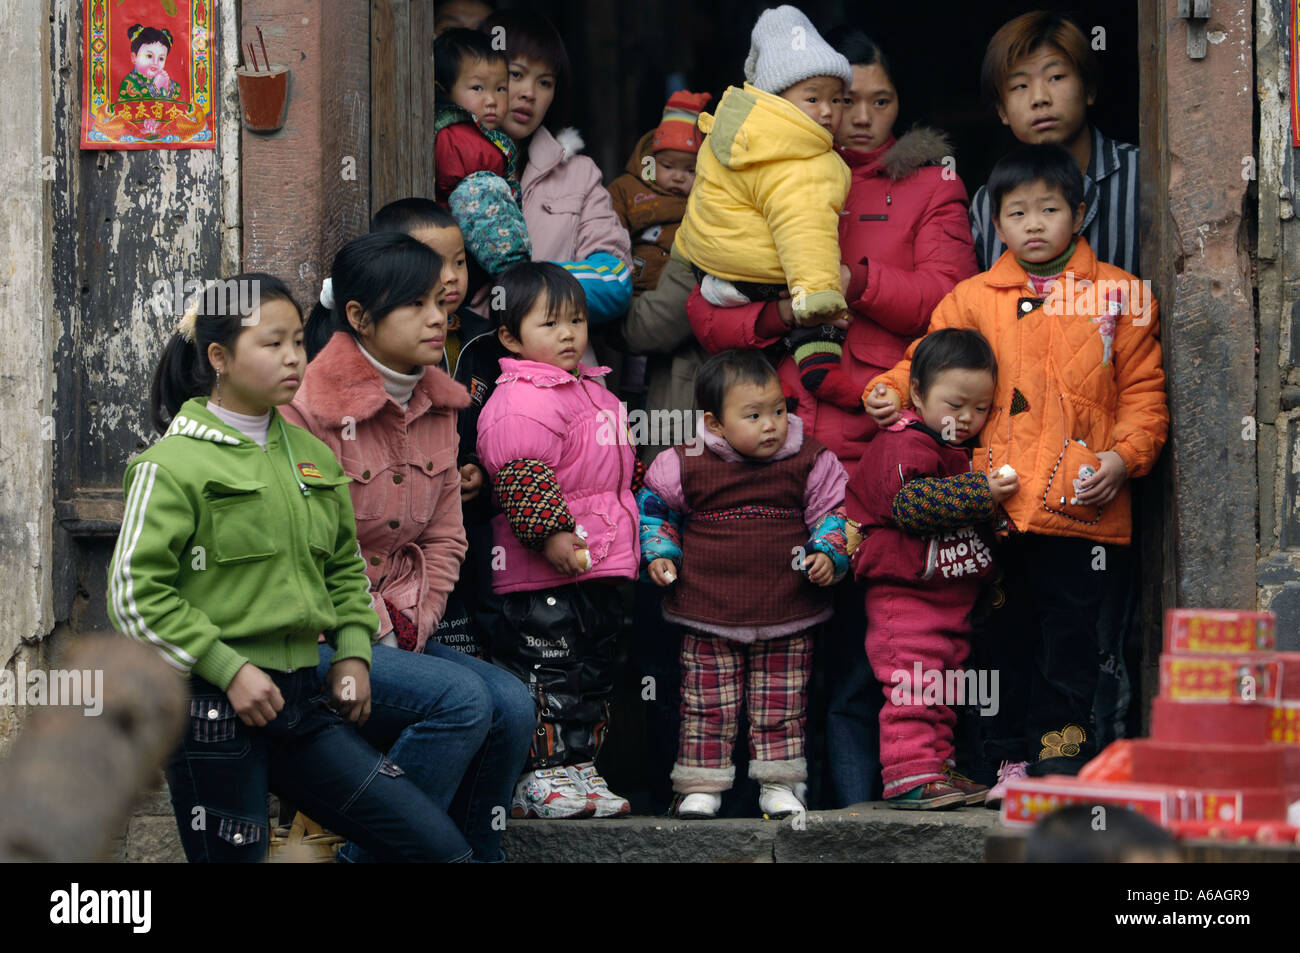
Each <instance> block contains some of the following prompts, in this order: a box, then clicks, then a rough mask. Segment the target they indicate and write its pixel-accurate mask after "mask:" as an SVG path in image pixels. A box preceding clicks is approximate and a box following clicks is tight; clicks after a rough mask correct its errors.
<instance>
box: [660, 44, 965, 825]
mask: <svg viewBox="0 0 1300 953" xmlns="http://www.w3.org/2000/svg"><path fill="white" fill-rule="evenodd" d="M824 35H825V37H826V40H827V42H829V43H830V44H831V45H832V46H834V47H835V49H837V50H838V51H839V52H841V53H843V54H844V55H845V56H846V57H847V58H848V61H849V63H850V64H852V66H853V87H852V89H851V90H850V99H849V106H848V108H847V109H846V110H845V112H844V118H843V120H842V122H841V123H840V126H839V129H838V130H837V132H836V134H835V147H836V150H837V151H838V152H839V154H840V156H841V157H843V159H844V161H845V162H847V163H848V165H849V169H850V170H851V172H852V174H853V184H852V186H851V188H850V190H849V197H848V201H847V203H846V206H845V214H844V215H842V216H841V218H840V261H841V263H842V265H841V268H840V272H841V278H842V280H843V283H844V289H845V295H844V297H845V299H846V300H847V301H848V302H849V308H850V310H851V311H852V312H853V316H854V318H853V321H852V323H851V324H850V325H849V329H848V334H847V336H846V338H845V341H844V346H843V356H842V358H841V359H840V361H839V364H838V366H834V367H832V368H831V369H830V371H829V372H828V373H825V374H824V375H823V374H819V373H818V370H824V369H825V366H824V365H823V366H822V367H821V368H814V367H810V366H809V363H808V362H805V366H804V372H803V373H802V374H801V373H800V367H799V365H798V364H797V363H796V362H795V360H794V357H793V355H791V354H790V353H788V352H787V353H785V354H784V355H783V356H782V357H781V360H780V364H779V365H778V367H777V373H778V375H779V376H780V378H781V385H782V387H783V388H784V390H785V392H786V394H787V395H790V396H792V397H795V398H797V399H798V402H799V405H798V410H797V413H798V414H799V416H800V417H801V418H802V419H803V421H804V426H805V429H807V430H808V431H809V432H810V433H811V434H812V435H813V436H815V437H816V438H817V439H818V440H819V441H821V442H822V443H824V444H825V445H826V446H828V447H830V448H831V449H832V450H833V451H835V454H836V456H838V457H839V458H840V462H841V463H843V464H844V465H845V467H847V468H848V469H850V470H852V468H853V464H854V463H855V462H856V461H857V460H858V458H859V457H861V456H862V452H863V448H864V446H865V445H866V441H867V438H868V437H869V436H870V435H871V434H872V433H874V431H875V424H874V423H873V422H872V421H871V419H870V417H868V416H867V414H866V413H865V412H864V410H863V406H862V391H863V390H864V389H865V387H866V386H867V383H868V382H869V381H870V380H871V378H872V377H874V376H875V375H876V374H878V373H880V372H881V371H882V370H885V369H888V368H891V367H893V366H894V364H895V363H896V362H897V361H898V360H899V359H901V357H902V355H903V352H904V351H905V350H906V349H907V346H908V345H909V344H910V343H911V342H912V341H913V340H914V339H916V338H918V337H920V336H921V335H922V334H924V333H925V329H926V326H927V325H928V324H929V321H930V312H931V311H933V310H934V308H935V306H936V305H938V303H939V301H940V300H941V299H942V298H943V296H944V295H946V294H947V293H948V292H949V291H951V290H952V288H953V286H954V285H956V284H957V282H959V281H961V280H962V279H964V278H969V277H970V276H971V275H973V274H975V273H976V271H977V270H978V269H977V267H976V264H975V246H974V243H973V241H972V239H971V232H970V223H969V219H968V217H967V206H968V204H969V200H968V197H967V194H966V187H965V186H964V185H963V184H962V181H961V179H959V178H958V177H957V175H956V173H955V172H954V171H953V169H954V162H953V159H952V150H951V148H950V147H949V146H948V142H947V139H946V138H945V137H944V136H943V135H942V134H941V133H938V132H936V131H934V130H930V129H923V128H918V129H913V130H912V131H911V132H909V133H907V134H905V135H903V136H901V137H899V138H898V139H895V138H894V133H893V127H894V122H895V120H896V119H897V118H898V93H897V91H896V90H895V89H894V85H893V82H892V80H891V79H890V74H889V63H888V61H887V60H886V59H885V57H884V55H883V54H882V53H881V52H880V50H879V49H877V47H876V46H875V44H874V43H872V42H871V40H870V39H868V38H867V37H866V36H865V35H864V34H863V33H862V32H861V31H859V30H856V29H852V28H839V29H836V30H832V31H830V32H829V33H826V34H824ZM686 309H687V313H688V314H689V315H690V319H691V327H692V328H693V329H694V331H695V335H696V337H698V338H699V340H700V343H701V344H702V345H703V346H704V349H705V350H706V351H709V352H712V353H716V352H718V351H723V350H726V349H727V348H733V347H742V348H743V347H757V348H767V347H769V346H771V345H778V344H780V343H781V341H782V339H783V338H784V337H785V336H786V335H787V334H788V333H789V330H790V328H791V326H792V325H793V317H792V314H791V311H790V307H789V301H780V302H769V303H767V304H751V305H745V306H743V307H739V308H718V307H714V306H713V305H710V304H709V303H708V302H707V301H705V300H704V298H703V297H701V296H700V293H699V289H698V288H696V290H695V291H694V292H692V293H691V296H690V299H689V300H688V301H687V305H686ZM808 385H812V386H811V389H810V387H809V386H808ZM835 601H836V614H835V618H834V619H833V620H832V621H831V623H830V624H829V628H828V631H827V633H826V636H825V638H824V639H823V640H822V642H821V643H820V645H819V652H818V654H819V656H820V657H821V658H820V660H819V663H818V667H821V666H822V665H825V666H826V668H825V671H826V673H827V677H828V684H829V692H830V698H829V701H828V705H829V707H828V710H827V711H826V719H827V720H826V746H827V752H826V757H827V761H828V767H829V773H828V776H827V778H826V780H827V782H828V784H829V787H830V790H829V791H828V792H827V794H826V795H824V796H823V798H822V800H823V801H827V802H831V803H830V806H832V807H847V806H848V805H850V804H855V803H858V802H861V801H866V800H872V799H875V798H878V797H879V795H880V787H881V782H880V761H879V752H878V736H877V731H878V728H877V722H876V719H877V712H878V711H879V707H880V701H879V700H880V699H881V698H882V697H883V696H882V695H881V693H880V691H879V689H878V688H877V687H876V685H875V679H874V678H873V676H872V675H871V670H870V668H869V667H868V666H867V660H866V656H865V654H864V653H863V651H862V633H863V631H864V629H865V623H864V621H863V618H862V593H861V592H860V591H859V589H858V588H856V585H855V583H853V582H852V581H845V582H844V583H841V584H840V585H838V586H837V587H836V600H835ZM823 704H827V703H826V702H824V703H823ZM811 776H812V775H810V777H811Z"/></svg>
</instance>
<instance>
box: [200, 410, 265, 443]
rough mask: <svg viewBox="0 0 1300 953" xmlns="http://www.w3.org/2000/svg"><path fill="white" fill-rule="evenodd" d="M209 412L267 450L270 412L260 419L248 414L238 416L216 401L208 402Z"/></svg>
mask: <svg viewBox="0 0 1300 953" xmlns="http://www.w3.org/2000/svg"><path fill="white" fill-rule="evenodd" d="M208 410H210V411H212V416H213V417H216V418H217V419H218V420H220V421H222V422H223V423H226V424H229V425H230V426H232V427H234V428H235V429H236V430H238V431H239V432H240V433H242V434H243V435H244V436H245V437H247V438H248V439H249V440H252V441H253V442H254V443H256V444H257V445H258V446H259V447H261V448H262V449H263V450H265V449H266V431H267V428H268V427H270V426H271V412H270V411H269V410H268V411H267V412H266V413H264V414H262V415H261V416H259V417H250V416H249V415H248V414H237V413H235V412H234V411H233V410H227V409H226V408H224V407H222V406H221V405H220V404H218V403H217V402H216V401H215V400H210V401H208Z"/></svg>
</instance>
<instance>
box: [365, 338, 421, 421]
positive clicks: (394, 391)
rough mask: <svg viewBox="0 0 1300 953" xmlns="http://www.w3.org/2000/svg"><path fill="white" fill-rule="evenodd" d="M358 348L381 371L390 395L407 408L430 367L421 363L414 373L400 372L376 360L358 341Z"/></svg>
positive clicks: (381, 376) (380, 375) (380, 374)
mask: <svg viewBox="0 0 1300 953" xmlns="http://www.w3.org/2000/svg"><path fill="white" fill-rule="evenodd" d="M357 348H358V349H359V350H360V351H361V353H362V354H364V355H365V358H366V360H367V361H369V362H370V364H371V366H372V367H374V369H375V370H377V371H378V372H379V377H380V379H382V380H383V382H384V390H385V391H387V392H388V396H389V397H391V398H393V400H395V401H397V403H398V404H400V405H401V407H402V410H405V409H406V406H407V404H409V403H410V402H411V395H412V394H413V393H415V385H416V384H418V383H420V378H421V377H423V376H424V372H425V371H426V370H428V368H426V367H424V366H423V365H420V369H419V370H418V371H416V373H414V374H399V373H397V371H395V370H393V369H392V368H391V367H386V366H384V365H383V364H380V363H379V362H378V361H376V360H375V359H374V357H373V356H372V355H371V354H370V352H369V351H367V350H366V349H365V348H364V347H362V345H361V344H360V342H358V343H357Z"/></svg>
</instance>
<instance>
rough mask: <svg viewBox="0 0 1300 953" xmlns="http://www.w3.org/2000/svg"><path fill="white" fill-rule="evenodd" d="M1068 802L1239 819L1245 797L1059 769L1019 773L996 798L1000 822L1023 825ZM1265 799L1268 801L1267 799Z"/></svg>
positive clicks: (1157, 816)
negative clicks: (1086, 777)
mask: <svg viewBox="0 0 1300 953" xmlns="http://www.w3.org/2000/svg"><path fill="white" fill-rule="evenodd" d="M1071 804H1104V805H1110V806H1113V807H1120V808H1126V809H1128V810H1131V811H1136V812H1137V813H1138V814H1141V815H1143V816H1144V817H1146V818H1149V819H1150V820H1152V821H1154V822H1155V823H1157V824H1163V825H1168V824H1170V823H1172V822H1173V821H1177V820H1214V821H1217V822H1219V823H1235V822H1237V821H1239V820H1241V818H1242V816H1243V813H1244V812H1243V808H1244V804H1245V798H1244V796H1243V792H1241V791H1239V790H1226V789H1225V790H1204V789H1200V788H1190V787H1181V786H1174V785H1165V784H1137V783H1132V782H1130V783H1125V784H1107V783H1104V782H1096V781H1094V782H1088V781H1080V780H1079V779H1078V778H1071V777H1067V776H1064V775H1048V776H1047V777H1044V778H1022V779H1021V780H1018V781H1012V782H1011V783H1010V784H1008V785H1007V793H1006V796H1005V797H1004V798H1003V799H1002V823H1003V824H1006V825H1007V826H1008V827H1028V826H1032V825H1033V824H1036V823H1038V822H1039V821H1040V820H1042V819H1043V818H1044V817H1046V816H1047V815H1048V814H1050V813H1052V812H1053V811H1056V810H1059V809H1060V808H1063V807H1068V806H1070V805H1071ZM1270 804H1271V801H1270Z"/></svg>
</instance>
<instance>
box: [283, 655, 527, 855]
mask: <svg viewBox="0 0 1300 953" xmlns="http://www.w3.org/2000/svg"><path fill="white" fill-rule="evenodd" d="M425 653H426V654H423V655H418V654H416V653H414V652H406V651H403V650H401V649H396V648H391V647H390V646H387V645H375V646H374V647H373V653H372V658H371V663H370V719H369V720H368V721H367V722H366V723H365V725H363V726H361V729H360V730H361V734H362V736H363V737H364V738H365V739H366V740H367V741H369V742H370V743H371V744H372V745H374V746H375V747H377V748H380V749H381V750H383V749H386V750H387V751H388V756H389V757H390V758H392V759H393V761H395V762H396V763H397V764H398V765H400V766H401V767H402V768H403V769H404V770H405V771H406V772H407V774H408V775H409V776H410V777H411V779H412V780H413V781H414V782H415V783H416V784H417V785H419V787H420V790H422V791H424V792H425V794H427V795H428V796H429V798H430V799H431V800H432V801H433V802H434V803H435V804H437V805H438V807H439V808H441V809H442V810H445V811H447V813H448V814H449V815H450V817H451V819H452V820H453V821H454V822H455V824H456V825H457V826H458V827H459V828H460V830H461V831H462V832H463V833H464V836H465V839H466V840H467V841H468V842H469V844H470V846H471V847H472V849H473V853H474V859H475V860H498V859H500V858H501V836H502V834H503V833H504V830H505V817H506V815H507V814H509V811H510V797H511V794H512V793H513V790H514V784H515V781H516V780H517V779H518V777H519V772H520V771H521V770H522V768H523V763H524V759H525V758H526V757H527V754H528V746H529V744H530V743H531V741H532V733H533V727H534V725H535V723H536V715H535V712H534V708H533V701H532V699H531V698H530V697H529V696H528V690H527V689H526V688H525V687H524V686H523V685H522V684H521V683H520V682H519V680H518V679H516V678H513V677H511V676H510V675H509V674H508V673H506V672H502V671H500V670H499V669H498V668H496V666H494V665H491V664H489V663H487V662H483V661H480V660H479V659H476V658H473V657H471V656H468V655H465V654H463V653H461V652H457V651H456V650H455V649H449V648H447V647H446V646H444V645H442V644H440V643H438V642H436V641H434V640H433V639H430V640H429V642H428V644H427V645H426V646H425ZM333 657H334V652H333V650H332V649H330V647H329V646H328V645H322V646H321V662H320V666H319V667H318V668H317V671H318V672H319V673H321V677H322V678H323V677H324V673H325V672H326V671H328V669H329V666H330V662H331V661H332V659H333ZM498 808H499V810H497V809H498ZM304 809H305V808H304ZM308 813H310V812H308ZM313 819H316V818H313ZM322 823H324V822H323V821H322ZM326 826H328V825H326ZM340 855H341V858H342V859H343V860H349V861H363V860H369V859H371V858H368V857H366V856H365V853H364V852H362V851H361V850H359V849H358V845H357V844H349V845H347V846H346V847H345V848H344V849H343V850H342V851H340Z"/></svg>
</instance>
